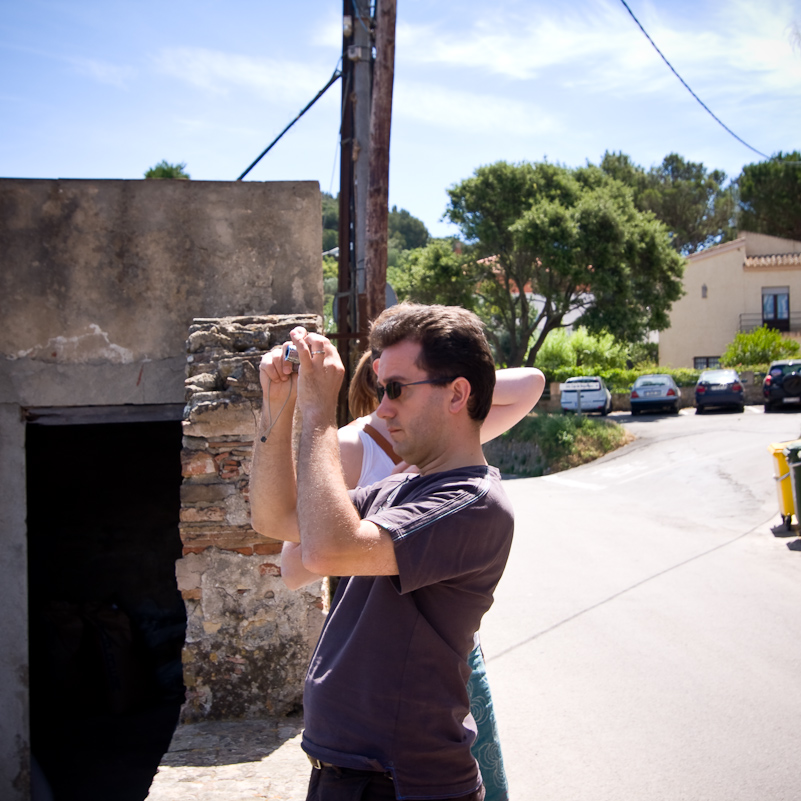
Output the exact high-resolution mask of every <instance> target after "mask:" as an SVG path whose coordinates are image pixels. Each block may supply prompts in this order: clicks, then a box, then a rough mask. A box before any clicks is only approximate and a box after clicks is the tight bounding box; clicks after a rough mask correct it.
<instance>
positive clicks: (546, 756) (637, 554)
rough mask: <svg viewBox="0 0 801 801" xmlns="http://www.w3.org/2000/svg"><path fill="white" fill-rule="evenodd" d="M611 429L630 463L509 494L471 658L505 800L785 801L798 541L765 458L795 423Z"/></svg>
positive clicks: (800, 702) (688, 414)
mask: <svg viewBox="0 0 801 801" xmlns="http://www.w3.org/2000/svg"><path fill="white" fill-rule="evenodd" d="M612 419H616V420H617V421H618V422H621V423H623V424H624V425H626V427H627V428H628V429H629V430H630V431H631V432H632V433H633V434H635V435H636V437H637V439H636V440H635V442H634V443H632V444H631V445H629V446H626V447H625V448H623V449H621V450H620V451H617V452H615V453H613V454H609V455H607V456H606V457H604V458H603V459H601V460H598V461H596V462H594V463H592V464H588V465H584V466H582V467H580V468H577V469H575V470H571V471H568V472H565V473H559V474H557V475H554V476H549V477H544V478H536V479H519V480H513V481H509V482H507V483H506V489H507V491H508V493H509V495H510V496H511V498H512V501H513V503H514V505H515V509H516V520H517V525H516V534H515V543H514V546H513V549H512V555H511V559H510V562H509V566H508V567H507V570H506V574H505V575H504V578H503V579H502V581H501V584H500V585H499V587H498V590H497V593H496V601H495V605H494V607H493V608H492V609H491V610H490V612H489V613H488V615H487V616H486V618H485V621H484V624H483V626H482V641H483V644H484V650H485V654H486V657H487V669H488V673H489V677H490V682H491V684H492V690H493V696H494V699H495V704H496V708H497V715H498V718H499V726H500V732H501V741H502V746H503V750H504V757H505V761H506V765H507V771H508V773H509V779H510V784H511V790H512V799H513V801H528V800H529V799H531V801H557V800H558V801H585V800H586V801H605V800H606V799H609V800H610V801H611V800H612V799H614V801H657V800H660V801H661V799H665V800H666V801H683V799H687V801H718V799H720V801H751V800H752V799H753V801H757V799H758V801H784V800H785V799H786V801H798V799H800V798H801V775H800V774H799V769H798V764H797V760H798V755H799V748H801V540H799V539H798V537H797V535H790V536H788V534H787V532H785V531H784V530H783V526H782V525H781V518H780V516H779V502H778V498H777V491H776V485H775V481H774V479H773V457H772V456H771V454H770V453H769V452H768V445H769V444H770V443H771V442H777V441H785V440H790V439H795V438H796V437H799V436H801V414H798V413H793V412H789V413H788V412H783V413H779V414H769V415H765V414H763V413H762V408H761V407H747V408H746V410H745V412H743V413H742V414H731V413H710V414H706V415H696V414H694V412H693V410H684V411H682V413H681V414H680V415H679V416H678V417H674V416H669V415H666V416H657V415H653V416H652V415H648V416H642V417H637V418H631V417H630V416H629V415H628V414H616V415H613V416H612ZM774 529H775V530H774Z"/></svg>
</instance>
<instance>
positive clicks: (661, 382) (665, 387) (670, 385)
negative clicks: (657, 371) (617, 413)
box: [631, 375, 681, 415]
mask: <svg viewBox="0 0 801 801" xmlns="http://www.w3.org/2000/svg"><path fill="white" fill-rule="evenodd" d="M680 401H681V393H680V392H679V388H678V386H677V384H676V382H675V381H674V380H673V377H672V376H669V375H641V376H640V377H639V378H638V379H637V380H636V381H635V382H634V386H632V388H631V413H632V414H633V415H634V414H639V413H640V412H648V411H653V410H654V409H667V410H668V411H670V412H672V413H673V414H678V413H679V403H680Z"/></svg>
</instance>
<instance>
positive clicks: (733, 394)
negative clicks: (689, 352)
mask: <svg viewBox="0 0 801 801" xmlns="http://www.w3.org/2000/svg"><path fill="white" fill-rule="evenodd" d="M712 406H720V407H730V408H734V409H736V410H737V411H738V412H741V411H743V409H744V408H745V406H744V403H743V382H742V381H741V380H740V375H739V374H738V372H737V371H736V370H727V369H720V370H704V372H703V373H701V375H700V376H699V377H698V382H697V383H696V385H695V413H696V414H703V413H704V411H705V410H706V409H709V408H710V407H712Z"/></svg>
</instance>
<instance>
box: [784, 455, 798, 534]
mask: <svg viewBox="0 0 801 801" xmlns="http://www.w3.org/2000/svg"><path fill="white" fill-rule="evenodd" d="M782 452H783V453H784V458H785V459H786V460H787V468H788V470H789V471H790V486H791V487H792V489H793V505H794V506H795V509H796V518H798V513H799V511H800V510H801V439H797V440H794V441H793V442H788V443H786V444H785V446H784V450H783V451H782ZM788 528H789V526H788Z"/></svg>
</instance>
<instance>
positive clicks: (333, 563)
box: [302, 545, 342, 576]
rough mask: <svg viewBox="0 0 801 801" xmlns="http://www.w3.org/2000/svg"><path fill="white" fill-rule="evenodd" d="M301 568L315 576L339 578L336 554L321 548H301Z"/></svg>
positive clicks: (305, 546)
mask: <svg viewBox="0 0 801 801" xmlns="http://www.w3.org/2000/svg"><path fill="white" fill-rule="evenodd" d="M302 558H303V567H304V568H306V570H308V571H309V572H310V573H314V574H315V575H317V576H339V575H342V574H341V572H340V566H339V563H338V560H337V558H336V554H334V553H332V552H331V550H330V549H329V548H325V547H321V546H319V545H318V546H312V547H310V546H308V545H304V546H303V555H302Z"/></svg>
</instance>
